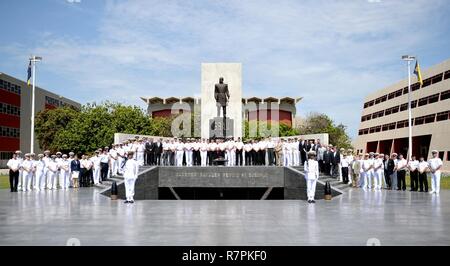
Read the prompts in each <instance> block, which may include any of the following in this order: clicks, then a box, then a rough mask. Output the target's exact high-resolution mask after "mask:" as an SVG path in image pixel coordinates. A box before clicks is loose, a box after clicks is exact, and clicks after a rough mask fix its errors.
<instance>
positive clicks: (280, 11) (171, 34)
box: [10, 0, 446, 135]
mask: <svg viewBox="0 0 450 266" xmlns="http://www.w3.org/2000/svg"><path fill="white" fill-rule="evenodd" d="M373 2H377V5H373V4H371V3H373ZM445 4H446V3H445V1H435V2H434V4H432V5H431V4H429V3H428V1H424V0H418V1H390V2H386V1H383V2H381V1H374V0H369V1H342V2H334V1H301V2H300V1H294V0H292V1H283V0H282V1H251V0H246V1H237V0H236V1H147V0H145V1H144V0H140V1H139V0H137V1H109V2H107V3H106V7H105V11H104V13H103V14H101V15H102V17H101V23H100V25H98V26H97V28H96V29H94V30H97V31H98V32H99V35H98V37H97V38H94V39H92V40H87V39H80V38H79V37H78V36H61V35H56V34H51V35H47V36H46V37H45V38H43V39H42V41H41V42H40V43H39V45H37V47H35V49H33V50H34V51H36V53H39V54H40V55H42V56H44V58H45V67H46V68H47V69H48V70H49V71H51V72H53V73H55V74H57V75H60V76H62V77H64V78H66V79H68V80H70V81H72V82H74V85H73V87H74V88H78V89H79V90H80V95H83V100H88V101H92V100H94V99H112V100H120V101H125V102H128V103H140V100H139V96H143V95H161V96H169V95H188V94H198V93H199V92H200V63H201V62H214V61H229V62H231V61H233V62H242V63H243V71H244V76H243V79H244V92H243V94H244V95H248V96H250V95H256V96H259V95H275V96H284V95H287V96H303V97H304V101H302V102H301V103H300V104H299V106H298V107H299V112H300V113H301V114H305V113H307V112H309V111H320V112H325V113H327V114H329V115H330V116H331V117H332V118H333V119H334V120H336V121H337V122H343V123H345V124H347V125H349V126H350V130H351V134H352V135H354V134H355V132H356V128H357V126H358V122H359V114H360V109H361V106H362V100H363V97H364V96H365V95H367V94H368V93H369V92H371V91H373V90H375V89H379V88H381V87H382V86H385V85H388V84H389V83H391V82H393V81H395V80H396V79H398V77H399V76H398V75H399V73H401V71H402V69H401V62H400V59H399V56H400V55H401V54H403V53H405V52H409V51H414V49H416V48H417V47H422V46H423V45H424V44H425V43H427V42H429V41H430V39H433V38H434V37H435V34H438V33H435V32H433V31H428V27H423V28H421V27H413V25H415V24H416V25H417V24H421V23H422V24H426V25H427V26H429V24H430V21H429V20H430V19H431V20H432V17H430V16H432V14H434V13H439V9H440V8H441V7H442V6H443V5H445ZM80 7H81V6H80ZM432 22H433V21H431V23H432ZM435 30H436V29H435ZM11 49H12V48H11ZM10 52H11V51H10ZM43 65H44V64H43ZM124 96H126V97H124Z"/></svg>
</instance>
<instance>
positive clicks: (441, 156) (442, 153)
mask: <svg viewBox="0 0 450 266" xmlns="http://www.w3.org/2000/svg"><path fill="white" fill-rule="evenodd" d="M439 158H441V160H442V161H443V160H444V152H443V151H440V152H439Z"/></svg>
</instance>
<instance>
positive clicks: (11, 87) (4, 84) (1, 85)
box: [0, 79, 22, 95]
mask: <svg viewBox="0 0 450 266" xmlns="http://www.w3.org/2000/svg"><path fill="white" fill-rule="evenodd" d="M0 89H3V90H6V91H9V92H12V93H15V94H19V95H20V93H21V90H22V88H21V87H20V86H19V85H16V84H12V83H11V82H8V81H6V80H2V79H0Z"/></svg>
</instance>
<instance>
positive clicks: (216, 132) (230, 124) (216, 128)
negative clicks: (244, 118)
mask: <svg viewBox="0 0 450 266" xmlns="http://www.w3.org/2000/svg"><path fill="white" fill-rule="evenodd" d="M224 126H225V127H224ZM233 133H234V120H233V119H230V118H228V117H227V118H226V120H225V124H224V118H223V117H214V118H213V119H210V120H209V138H232V137H234V135H233Z"/></svg>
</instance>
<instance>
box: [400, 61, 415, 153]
mask: <svg viewBox="0 0 450 266" xmlns="http://www.w3.org/2000/svg"><path fill="white" fill-rule="evenodd" d="M402 59H403V60H404V61H406V62H407V63H408V154H407V160H408V161H409V160H411V157H412V112H411V61H413V60H415V57H414V56H410V55H404V56H402Z"/></svg>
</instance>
